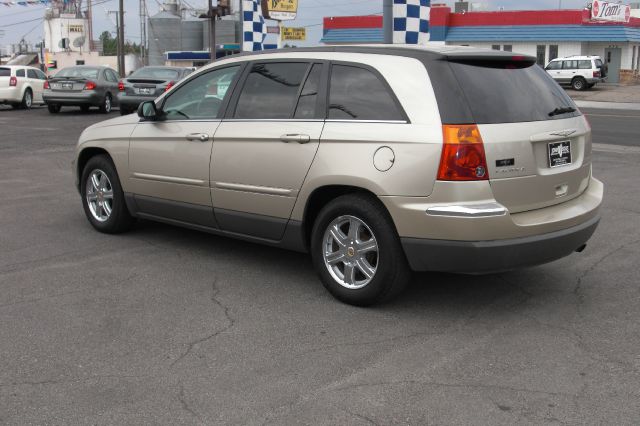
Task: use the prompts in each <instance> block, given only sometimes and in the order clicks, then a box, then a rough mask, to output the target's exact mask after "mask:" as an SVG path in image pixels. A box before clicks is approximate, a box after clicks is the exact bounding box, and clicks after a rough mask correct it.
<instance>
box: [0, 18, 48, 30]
mask: <svg viewBox="0 0 640 426" xmlns="http://www.w3.org/2000/svg"><path fill="white" fill-rule="evenodd" d="M35 21H44V18H36V19H29V20H27V21H20V22H14V23H12V24H7V25H2V26H0V28H8V27H15V26H16V25H22V24H28V23H29V22H35Z"/></svg>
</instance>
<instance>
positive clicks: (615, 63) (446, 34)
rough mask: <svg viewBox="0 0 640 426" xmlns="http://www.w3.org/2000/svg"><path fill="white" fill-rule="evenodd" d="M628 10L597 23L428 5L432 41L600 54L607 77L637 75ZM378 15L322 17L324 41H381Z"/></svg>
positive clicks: (638, 42)
mask: <svg viewBox="0 0 640 426" xmlns="http://www.w3.org/2000/svg"><path fill="white" fill-rule="evenodd" d="M635 15H637V9H635V10H632V14H631V17H630V18H629V21H628V22H606V23H604V22H601V21H594V20H592V19H591V11H590V10H589V9H584V10H537V11H493V12H484V11H483V12H464V13H452V12H451V9H450V8H449V7H447V6H444V5H442V6H438V5H435V4H434V5H432V8H431V19H430V32H431V42H439V43H445V44H451V45H463V46H473V47H482V48H489V49H497V50H506V51H513V52H517V53H522V54H526V55H531V56H534V57H536V58H537V62H538V64H540V65H541V66H545V65H546V64H547V63H548V62H549V61H550V60H552V59H555V58H558V57H565V56H571V55H596V56H600V57H601V58H602V59H603V61H604V62H605V63H606V64H607V66H608V68H609V74H608V76H609V77H608V81H609V82H611V83H617V82H628V81H631V80H634V79H638V78H639V77H638V75H639V71H640V18H638V17H635ZM383 38H384V36H383V32H382V17H381V16H357V17H335V18H325V20H324V31H323V38H322V40H321V41H322V42H323V43H325V44H345V43H382V42H383Z"/></svg>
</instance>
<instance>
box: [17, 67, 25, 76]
mask: <svg viewBox="0 0 640 426" xmlns="http://www.w3.org/2000/svg"><path fill="white" fill-rule="evenodd" d="M16 77H24V69H22V68H21V69H19V70H16Z"/></svg>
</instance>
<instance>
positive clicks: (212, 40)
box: [208, 0, 218, 62]
mask: <svg viewBox="0 0 640 426" xmlns="http://www.w3.org/2000/svg"><path fill="white" fill-rule="evenodd" d="M216 12H217V10H215V9H214V8H213V0H209V14H208V15H209V52H210V53H209V58H210V59H211V62H213V61H215V60H216V56H217V53H218V52H217V51H218V49H216Z"/></svg>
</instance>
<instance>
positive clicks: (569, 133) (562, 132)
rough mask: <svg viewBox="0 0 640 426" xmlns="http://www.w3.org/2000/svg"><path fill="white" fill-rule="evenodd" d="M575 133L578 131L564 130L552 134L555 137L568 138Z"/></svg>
mask: <svg viewBox="0 0 640 426" xmlns="http://www.w3.org/2000/svg"><path fill="white" fill-rule="evenodd" d="M575 132H577V130H562V131H560V132H554V133H551V134H552V135H553V136H562V137H565V138H566V137H567V136H571V135H572V134H574V133H575Z"/></svg>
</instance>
